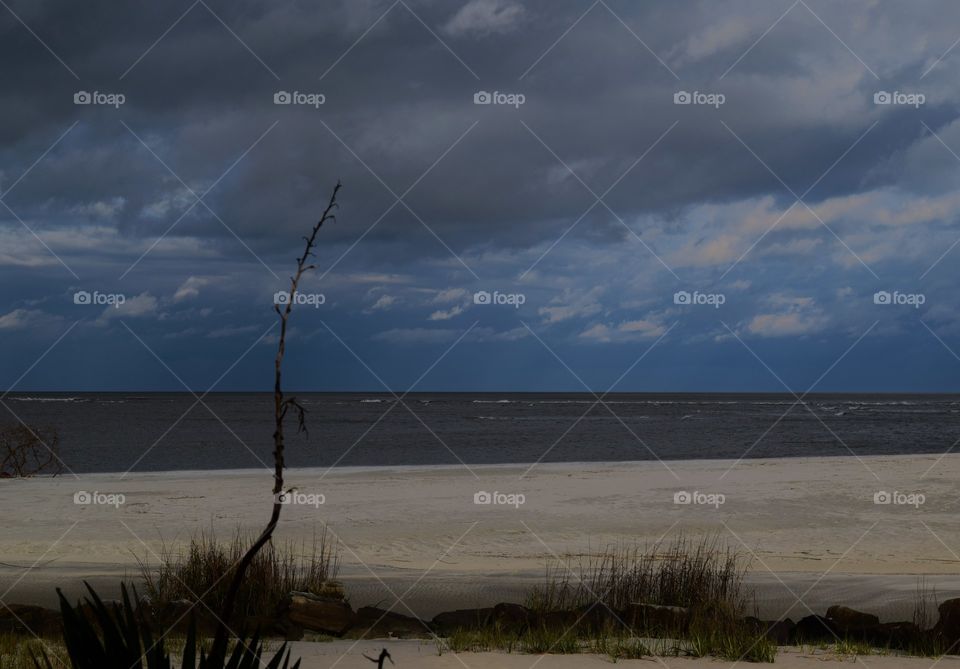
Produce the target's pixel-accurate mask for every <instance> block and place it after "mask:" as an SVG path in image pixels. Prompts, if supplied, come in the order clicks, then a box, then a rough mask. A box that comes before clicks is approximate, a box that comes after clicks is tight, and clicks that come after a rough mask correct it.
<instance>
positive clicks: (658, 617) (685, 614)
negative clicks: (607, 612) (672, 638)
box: [621, 603, 690, 634]
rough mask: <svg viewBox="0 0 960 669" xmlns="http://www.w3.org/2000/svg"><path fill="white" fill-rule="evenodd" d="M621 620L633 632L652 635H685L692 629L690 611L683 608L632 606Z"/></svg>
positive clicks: (641, 604) (653, 605) (648, 605)
mask: <svg viewBox="0 0 960 669" xmlns="http://www.w3.org/2000/svg"><path fill="white" fill-rule="evenodd" d="M621 618H623V621H624V622H625V623H627V625H629V626H630V628H631V629H632V630H634V631H637V632H645V633H650V634H675V633H684V632H686V631H687V630H688V629H689V627H690V609H688V608H686V607H683V606H661V605H659V604H643V603H636V604H630V605H629V606H628V607H626V608H625V609H624V610H623V611H622V612H621Z"/></svg>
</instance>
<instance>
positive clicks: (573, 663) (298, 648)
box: [292, 640, 960, 669]
mask: <svg viewBox="0 0 960 669" xmlns="http://www.w3.org/2000/svg"><path fill="white" fill-rule="evenodd" d="M381 648H387V649H388V652H389V653H390V655H391V657H393V659H394V660H395V661H396V663H397V666H400V667H410V666H416V667H424V668H425V669H448V668H449V669H464V668H466V669H472V668H473V667H483V668H484V669H531V668H532V667H534V666H536V667H542V668H544V669H581V668H582V667H597V668H599V667H609V666H610V665H611V664H612V662H611V660H610V658H608V657H604V656H598V655H523V654H507V653H457V654H453V653H450V652H449V651H444V652H443V653H442V654H440V653H438V652H437V649H436V646H435V645H434V644H433V643H432V642H418V641H390V640H387V641H382V640H380V641H361V642H360V643H356V644H355V643H354V642H347V641H335V642H332V643H295V644H293V648H292V651H293V655H294V656H296V657H301V658H302V659H303V665H302V666H303V668H304V669H333V667H342V669H350V668H351V667H364V666H367V667H370V666H375V665H371V664H370V663H369V662H367V660H365V659H363V654H366V655H368V656H376V655H377V654H378V653H379V652H380V649H381ZM934 662H935V660H932V659H930V658H924V657H895V656H889V655H888V656H877V655H870V656H857V657H854V656H852V655H845V656H838V655H836V654H834V653H833V652H831V651H821V650H814V649H811V648H803V649H800V648H784V649H781V652H780V654H779V655H778V656H777V660H776V666H777V667H782V668H783V669H805V668H807V667H809V668H811V669H812V668H814V667H823V666H825V663H826V666H828V667H829V666H833V665H834V664H835V663H844V664H847V665H851V664H852V665H855V666H858V667H867V668H868V669H895V668H896V669H931V665H932V664H933V663H934ZM616 665H617V666H623V667H637V668H639V667H645V668H649V667H669V668H670V669H674V668H675V669H702V668H703V667H731V666H740V667H744V666H747V667H749V666H757V665H751V664H750V663H746V662H741V663H733V662H729V661H723V660H715V659H713V658H697V659H694V658H685V657H659V658H652V657H647V658H644V659H641V660H617V663H616ZM387 666H389V665H387ZM760 666H764V665H760ZM936 666H937V667H960V658H957V657H953V656H947V657H944V658H942V659H940V660H939V661H936Z"/></svg>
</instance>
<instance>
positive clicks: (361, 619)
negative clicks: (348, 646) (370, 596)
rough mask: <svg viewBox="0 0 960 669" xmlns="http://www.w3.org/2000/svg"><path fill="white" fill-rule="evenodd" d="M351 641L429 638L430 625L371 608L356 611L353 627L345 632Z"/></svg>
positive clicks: (417, 619) (415, 619)
mask: <svg viewBox="0 0 960 669" xmlns="http://www.w3.org/2000/svg"><path fill="white" fill-rule="evenodd" d="M347 636H348V637H350V638H353V639H376V638H383V637H390V638H399V639H409V638H416V637H424V636H431V628H430V624H429V623H427V622H426V621H423V620H420V619H419V618H413V617H411V616H405V615H403V614H401V613H397V612H396V611H387V610H385V609H380V608H376V607H373V606H364V607H361V608H359V609H357V613H356V616H355V617H354V622H353V626H352V627H351V628H350V630H349V631H348V632H347Z"/></svg>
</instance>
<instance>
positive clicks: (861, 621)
mask: <svg viewBox="0 0 960 669" xmlns="http://www.w3.org/2000/svg"><path fill="white" fill-rule="evenodd" d="M827 620H829V621H830V622H831V624H832V625H833V627H834V629H836V630H838V631H839V632H840V633H841V634H840V636H843V635H844V634H848V633H850V632H856V631H859V630H864V629H867V628H875V627H878V626H879V625H880V618H878V617H877V616H875V615H873V614H871V613H863V612H861V611H857V610H855V609H851V608H849V607H847V606H831V607H830V608H829V609H827Z"/></svg>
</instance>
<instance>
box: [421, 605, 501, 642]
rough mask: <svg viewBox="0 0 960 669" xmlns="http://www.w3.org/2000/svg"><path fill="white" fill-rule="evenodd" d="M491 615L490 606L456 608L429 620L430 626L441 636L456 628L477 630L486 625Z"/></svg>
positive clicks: (454, 630)
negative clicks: (483, 607)
mask: <svg viewBox="0 0 960 669" xmlns="http://www.w3.org/2000/svg"><path fill="white" fill-rule="evenodd" d="M492 616H493V609H492V608H485V609H458V610H456V611H444V612H443V613H438V614H437V615H436V616H434V617H433V620H432V621H430V626H431V627H432V628H433V630H434V631H435V632H436V633H437V634H439V635H441V636H450V635H451V634H453V633H454V632H456V631H457V630H468V631H473V630H478V629H482V628H484V627H486V626H487V625H488V624H489V623H490V619H491V618H492Z"/></svg>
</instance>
